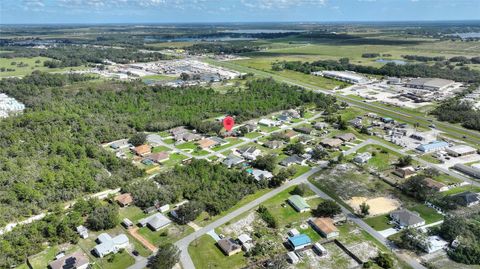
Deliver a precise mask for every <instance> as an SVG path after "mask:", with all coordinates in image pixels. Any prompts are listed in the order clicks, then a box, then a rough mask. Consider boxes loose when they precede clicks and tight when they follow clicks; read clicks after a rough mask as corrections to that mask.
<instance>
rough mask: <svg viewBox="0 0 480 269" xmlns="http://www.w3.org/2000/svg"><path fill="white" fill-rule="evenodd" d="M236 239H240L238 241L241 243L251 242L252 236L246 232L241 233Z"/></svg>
mask: <svg viewBox="0 0 480 269" xmlns="http://www.w3.org/2000/svg"><path fill="white" fill-rule="evenodd" d="M238 241H240V243H241V244H242V245H244V244H246V243H250V242H252V238H251V237H250V236H249V235H248V234H241V235H240V236H239V237H238Z"/></svg>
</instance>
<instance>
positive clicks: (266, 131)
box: [259, 125, 280, 133]
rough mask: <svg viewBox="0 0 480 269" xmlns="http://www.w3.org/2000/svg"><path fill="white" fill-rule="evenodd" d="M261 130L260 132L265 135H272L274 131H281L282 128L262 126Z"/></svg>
mask: <svg viewBox="0 0 480 269" xmlns="http://www.w3.org/2000/svg"><path fill="white" fill-rule="evenodd" d="M259 128H260V131H262V132H265V133H271V132H273V131H276V130H280V128H278V127H276V126H272V127H268V126H263V125H261V126H260V127H259Z"/></svg>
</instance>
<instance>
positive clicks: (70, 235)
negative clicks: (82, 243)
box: [0, 199, 118, 268]
mask: <svg viewBox="0 0 480 269" xmlns="http://www.w3.org/2000/svg"><path fill="white" fill-rule="evenodd" d="M110 207H112V208H113V207H116V206H114V205H102V204H101V202H100V201H99V200H97V199H89V200H83V199H79V200H78V201H77V202H76V203H75V205H74V206H73V208H72V210H70V211H69V212H68V214H65V213H66V212H65V211H64V209H63V206H60V205H58V206H57V207H56V208H55V210H54V211H53V212H52V213H51V214H49V215H47V216H46V217H45V218H43V219H42V220H39V221H35V222H33V223H31V224H26V225H20V226H17V227H15V228H14V229H13V230H12V231H11V232H8V233H6V234H4V235H2V236H1V237H0V268H11V267H12V266H13V267H15V266H16V265H20V264H21V263H24V262H25V259H26V257H28V256H30V255H33V254H36V253H38V252H41V251H42V250H43V249H44V248H45V247H46V246H47V244H45V243H46V242H49V243H50V244H51V245H57V244H63V243H66V242H71V243H76V242H77V241H78V238H79V237H78V234H77V233H76V231H75V228H76V227H77V226H78V225H82V224H85V217H86V216H89V215H90V214H92V212H95V211H97V213H99V212H100V211H102V210H103V209H101V210H98V208H110ZM117 214H118V211H117V210H116V209H115V211H111V212H110V213H108V212H107V214H106V215H105V217H107V218H108V216H113V217H114V218H115V217H116V216H117ZM94 217H95V218H97V219H98V220H99V221H100V222H103V223H107V222H108V221H105V220H103V217H104V216H102V215H100V214H95V216H94ZM117 218H118V217H117ZM108 219H110V218H108ZM89 228H92V227H89Z"/></svg>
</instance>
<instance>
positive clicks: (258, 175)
mask: <svg viewBox="0 0 480 269" xmlns="http://www.w3.org/2000/svg"><path fill="white" fill-rule="evenodd" d="M252 175H253V177H254V178H255V179H256V180H258V181H260V180H263V179H265V180H269V179H271V178H272V177H273V174H272V173H270V172H269V171H266V170H260V169H253V170H252Z"/></svg>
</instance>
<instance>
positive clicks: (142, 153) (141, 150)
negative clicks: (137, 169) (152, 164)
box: [132, 145, 152, 157]
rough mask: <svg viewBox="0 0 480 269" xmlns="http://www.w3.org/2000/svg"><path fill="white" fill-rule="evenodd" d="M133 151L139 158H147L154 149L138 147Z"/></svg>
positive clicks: (144, 146) (143, 146) (146, 146)
mask: <svg viewBox="0 0 480 269" xmlns="http://www.w3.org/2000/svg"><path fill="white" fill-rule="evenodd" d="M132 151H133V153H135V154H136V155H137V156H140V157H145V156H147V155H148V154H150V153H152V147H150V145H140V146H138V147H134V148H133V149H132Z"/></svg>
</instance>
